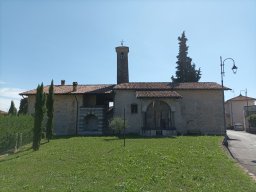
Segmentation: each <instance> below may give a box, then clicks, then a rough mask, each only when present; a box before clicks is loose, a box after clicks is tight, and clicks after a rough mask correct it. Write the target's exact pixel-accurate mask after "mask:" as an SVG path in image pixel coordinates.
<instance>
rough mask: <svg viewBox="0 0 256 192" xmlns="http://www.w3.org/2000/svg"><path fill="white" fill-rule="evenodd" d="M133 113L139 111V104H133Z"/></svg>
mask: <svg viewBox="0 0 256 192" xmlns="http://www.w3.org/2000/svg"><path fill="white" fill-rule="evenodd" d="M131 113H138V105H137V104H131Z"/></svg>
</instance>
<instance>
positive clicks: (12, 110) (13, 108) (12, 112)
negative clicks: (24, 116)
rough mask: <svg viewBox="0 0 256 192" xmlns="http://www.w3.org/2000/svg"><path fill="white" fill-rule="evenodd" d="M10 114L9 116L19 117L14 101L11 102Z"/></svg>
mask: <svg viewBox="0 0 256 192" xmlns="http://www.w3.org/2000/svg"><path fill="white" fill-rule="evenodd" d="M8 114H9V115H17V109H16V107H15V105H14V102H13V101H11V106H10V109H9V111H8Z"/></svg>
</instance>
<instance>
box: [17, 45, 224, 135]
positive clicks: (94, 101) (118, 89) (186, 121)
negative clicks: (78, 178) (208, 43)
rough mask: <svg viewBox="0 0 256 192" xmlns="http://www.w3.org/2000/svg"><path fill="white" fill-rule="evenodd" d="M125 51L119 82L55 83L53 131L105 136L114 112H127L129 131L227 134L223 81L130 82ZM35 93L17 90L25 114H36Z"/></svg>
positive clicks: (119, 60)
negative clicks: (25, 105)
mask: <svg viewBox="0 0 256 192" xmlns="http://www.w3.org/2000/svg"><path fill="white" fill-rule="evenodd" d="M128 53H129V47H127V46H123V45H121V46H119V47H116V54H117V84H95V85H82V84H78V83H77V82H73V84H72V85H66V84H65V80H62V81H61V83H60V84H59V85H55V86H54V94H55V96H54V99H55V101H54V133H55V134H56V135H109V134H112V133H113V130H111V128H110V127H109V122H110V120H111V119H112V118H114V117H120V118H124V117H125V121H126V122H127V128H126V132H127V133H133V134H139V135H143V136H161V135H163V136H171V135H176V134H187V133H200V134H203V135H205V134H207V135H223V134H224V133H225V130H224V117H223V106H222V102H223V97H222V87H221V85H219V84H217V83H215V82H196V83H194V82H193V83H172V82H129V69H128V68H129V66H128ZM48 90H49V86H45V87H44V92H45V93H46V94H47V93H48ZM225 90H228V88H225ZM35 94H36V89H34V90H30V91H26V92H23V93H20V95H22V96H26V97H28V112H29V114H33V113H34V106H35Z"/></svg>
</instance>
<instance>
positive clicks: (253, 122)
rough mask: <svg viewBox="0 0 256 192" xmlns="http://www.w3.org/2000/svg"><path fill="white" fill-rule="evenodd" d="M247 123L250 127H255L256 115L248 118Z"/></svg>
mask: <svg viewBox="0 0 256 192" xmlns="http://www.w3.org/2000/svg"><path fill="white" fill-rule="evenodd" d="M248 121H249V123H250V126H251V127H256V114H252V115H250V116H249V117H248Z"/></svg>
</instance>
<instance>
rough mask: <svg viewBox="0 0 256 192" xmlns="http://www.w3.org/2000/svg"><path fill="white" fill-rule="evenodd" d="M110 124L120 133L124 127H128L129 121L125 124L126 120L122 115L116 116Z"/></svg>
mask: <svg viewBox="0 0 256 192" xmlns="http://www.w3.org/2000/svg"><path fill="white" fill-rule="evenodd" d="M109 126H110V127H111V128H112V129H113V130H114V131H115V132H117V133H118V134H120V133H121V131H123V130H124V128H126V127H127V122H125V125H124V120H123V119H122V118H120V117H114V118H113V119H112V120H111V121H110V124H109Z"/></svg>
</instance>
